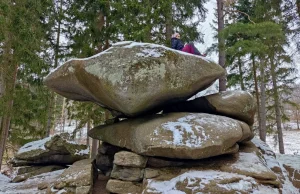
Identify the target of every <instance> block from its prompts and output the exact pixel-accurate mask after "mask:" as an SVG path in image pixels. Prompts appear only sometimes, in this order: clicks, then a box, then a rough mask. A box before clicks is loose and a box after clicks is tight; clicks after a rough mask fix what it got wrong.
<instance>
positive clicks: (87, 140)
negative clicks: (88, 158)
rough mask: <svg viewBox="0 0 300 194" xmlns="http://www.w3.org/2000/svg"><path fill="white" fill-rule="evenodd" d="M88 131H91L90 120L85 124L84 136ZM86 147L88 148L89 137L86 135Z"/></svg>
mask: <svg viewBox="0 0 300 194" xmlns="http://www.w3.org/2000/svg"><path fill="white" fill-rule="evenodd" d="M90 129H91V120H90V119H89V120H88V122H87V128H86V134H88V132H89V131H90ZM86 145H87V146H90V137H89V136H88V135H86Z"/></svg>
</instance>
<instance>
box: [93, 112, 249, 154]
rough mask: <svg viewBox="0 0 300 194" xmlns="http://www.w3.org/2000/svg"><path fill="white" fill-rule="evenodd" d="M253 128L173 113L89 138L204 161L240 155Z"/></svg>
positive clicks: (141, 151) (99, 131) (118, 126)
mask: <svg viewBox="0 0 300 194" xmlns="http://www.w3.org/2000/svg"><path fill="white" fill-rule="evenodd" d="M249 131H250V128H249V126H248V125H247V124H246V123H244V122H241V121H237V120H234V119H231V118H228V117H223V116H217V115H210V114H204V113H170V114H165V115H154V116H152V117H142V118H137V119H128V120H126V121H121V122H119V123H115V124H113V125H107V126H100V127H96V128H94V129H92V130H91V131H89V136H90V137H92V138H94V139H100V140H102V141H105V142H108V143H110V144H113V145H116V146H119V147H125V148H128V149H130V150H132V151H133V152H135V153H138V154H141V155H147V156H161V157H167V158H182V159H201V158H208V157H212V156H218V155H222V154H228V153H236V152H237V151H238V145H237V144H236V143H237V142H239V141H241V140H243V139H246V138H247V135H249V134H250V132H249Z"/></svg>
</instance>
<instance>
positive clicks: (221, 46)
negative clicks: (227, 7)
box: [217, 0, 226, 92]
mask: <svg viewBox="0 0 300 194" xmlns="http://www.w3.org/2000/svg"><path fill="white" fill-rule="evenodd" d="M223 8H224V3H223V0H217V9H218V42H219V65H220V66H221V67H223V68H224V69H225V47H224V45H225V40H224V38H223V37H221V36H220V33H221V31H222V30H223V29H224V14H223V13H224V12H223ZM225 70H226V69H225ZM219 91H220V92H221V91H226V74H225V75H224V76H222V77H220V78H219Z"/></svg>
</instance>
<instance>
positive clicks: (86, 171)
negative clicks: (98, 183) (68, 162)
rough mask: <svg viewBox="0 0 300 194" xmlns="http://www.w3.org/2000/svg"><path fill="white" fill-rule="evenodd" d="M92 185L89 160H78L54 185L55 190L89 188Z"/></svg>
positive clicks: (91, 171) (91, 169) (91, 170)
mask: <svg viewBox="0 0 300 194" xmlns="http://www.w3.org/2000/svg"><path fill="white" fill-rule="evenodd" d="M92 185H93V166H92V161H91V160H90V159H85V160H80V161H77V162H75V163H74V164H73V165H72V166H70V167H69V168H67V169H66V170H64V172H63V173H62V174H61V175H60V177H59V178H58V179H57V181H56V182H55V183H54V188H55V189H63V188H65V187H74V188H77V187H86V186H88V187H90V190H91V188H92Z"/></svg>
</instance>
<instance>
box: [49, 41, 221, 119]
mask: <svg viewBox="0 0 300 194" xmlns="http://www.w3.org/2000/svg"><path fill="white" fill-rule="evenodd" d="M224 73H225V71H224V69H223V68H222V67H221V66H219V65H218V64H216V63H214V62H212V61H209V60H207V59H206V58H203V57H201V56H196V55H191V54H188V53H184V52H181V51H176V50H173V49H170V48H167V47H164V46H160V45H156V44H148V43H136V42H122V43H118V44H114V45H113V46H112V47H111V48H109V49H108V50H106V51H104V52H101V53H99V54H97V55H95V56H92V57H90V58H87V59H73V60H70V61H68V62H66V63H65V64H64V65H62V66H61V67H59V68H58V69H56V70H55V71H54V72H52V73H51V74H49V75H48V76H47V77H46V79H45V84H46V85H47V86H48V87H49V88H50V89H52V90H53V91H55V92H57V93H58V94H60V95H62V96H64V97H66V98H69V99H73V100H79V101H92V102H95V103H97V104H99V105H101V106H104V107H106V108H108V109H111V110H116V111H119V112H122V113H124V114H126V115H127V116H136V115H139V114H141V113H143V112H145V111H147V110H150V109H152V108H155V107H158V106H160V105H162V104H165V103H171V102H177V101H185V100H186V99H188V98H189V97H191V96H193V95H194V94H196V93H197V92H198V91H201V90H203V89H205V88H207V87H208V86H210V85H211V84H212V83H213V82H214V81H215V80H216V79H218V78H219V77H220V76H222V75H224Z"/></svg>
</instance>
